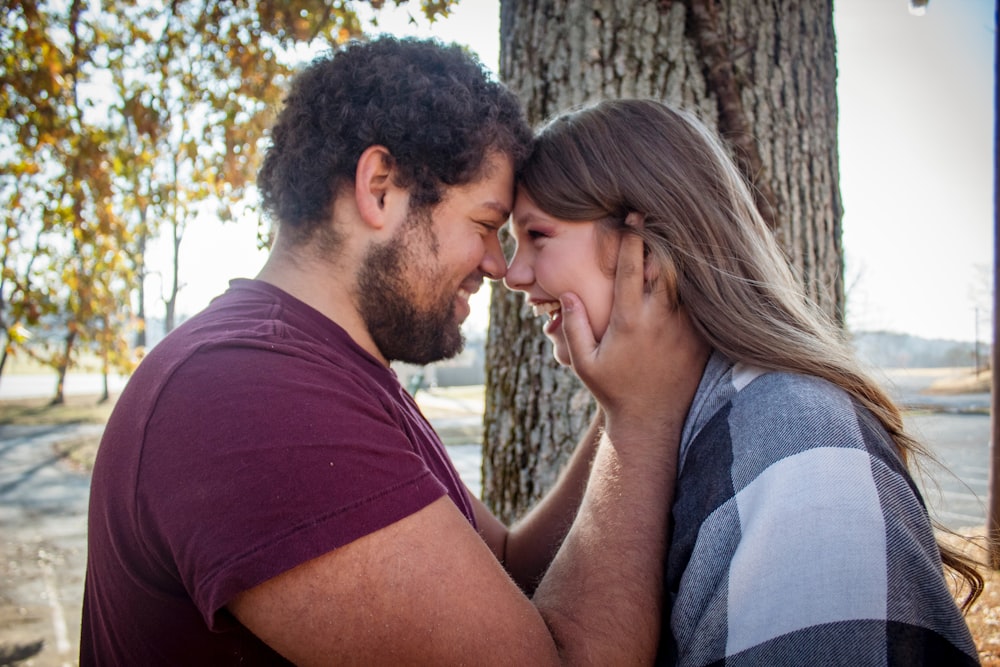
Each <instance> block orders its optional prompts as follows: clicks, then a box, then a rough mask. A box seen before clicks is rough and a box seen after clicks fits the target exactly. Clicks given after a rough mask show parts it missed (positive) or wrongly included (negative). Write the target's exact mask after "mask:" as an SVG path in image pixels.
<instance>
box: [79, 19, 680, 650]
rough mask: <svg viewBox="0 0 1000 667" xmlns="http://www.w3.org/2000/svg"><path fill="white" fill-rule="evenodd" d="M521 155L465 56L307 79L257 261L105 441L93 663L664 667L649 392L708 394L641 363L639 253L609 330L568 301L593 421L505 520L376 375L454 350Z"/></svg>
mask: <svg viewBox="0 0 1000 667" xmlns="http://www.w3.org/2000/svg"><path fill="white" fill-rule="evenodd" d="M529 143H530V131H529V129H528V128H527V126H526V125H525V123H524V120H523V117H522V114H521V111H520V108H519V105H518V103H517V100H516V98H515V97H514V96H513V95H512V94H511V93H510V92H509V91H507V90H506V89H504V88H503V87H502V86H501V85H499V84H497V83H496V82H493V81H490V80H489V79H488V77H486V76H485V74H484V72H483V70H482V67H481V66H480V65H479V64H478V63H477V62H476V61H475V60H473V59H471V58H470V57H469V56H467V55H466V54H465V53H464V52H463V51H462V50H461V49H459V48H458V47H445V46H442V45H439V44H437V43H434V42H423V41H417V40H396V39H391V38H383V39H380V40H377V41H375V42H370V43H366V44H360V43H359V44H352V45H350V46H348V47H346V48H345V49H343V50H342V51H340V52H339V53H337V54H335V55H333V56H332V57H329V58H323V59H319V60H317V61H315V62H313V63H312V64H311V65H310V66H309V67H307V68H306V69H305V70H304V71H303V72H302V73H301V74H300V75H299V77H298V78H297V79H296V81H295V83H294V85H293V87H292V90H291V93H290V95H289V97H288V99H287V100H286V104H285V107H284V109H283V111H282V113H281V115H280V117H279V118H278V121H277V124H276V126H275V127H274V129H273V133H272V144H273V145H272V146H271V148H270V149H269V151H268V153H267V156H266V159H265V162H264V165H263V168H262V169H261V173H260V178H259V186H260V189H261V193H262V195H263V203H264V206H265V209H266V210H267V211H268V212H269V213H270V215H271V216H272V217H273V218H274V219H275V220H276V222H277V223H278V233H277V238H276V241H275V244H274V247H273V249H272V252H271V254H270V257H269V259H268V261H267V263H266V264H265V266H264V268H263V269H262V271H261V272H260V274H259V275H258V276H257V279H256V280H252V281H251V280H240V281H233V283H232V285H231V287H230V289H229V291H227V292H226V293H225V294H224V295H222V296H221V297H219V298H217V299H216V300H215V301H214V302H213V303H212V304H211V305H210V306H209V307H208V308H207V309H206V310H205V311H204V312H202V313H201V314H199V315H197V316H196V317H194V318H192V319H191V320H189V321H188V322H186V323H185V324H184V325H183V326H181V327H179V328H178V329H177V330H176V331H175V332H174V333H173V334H171V335H170V336H169V337H168V338H167V339H166V340H164V341H163V342H161V343H160V344H159V345H158V346H157V347H156V348H155V349H154V350H153V351H152V352H151V353H150V354H149V355H148V357H147V358H146V359H145V360H144V361H143V363H142V364H141V366H140V367H139V369H138V370H137V371H136V373H135V374H134V376H133V378H132V379H131V381H130V383H129V386H128V387H127V388H126V390H125V391H124V392H123V394H122V396H121V398H120V399H119V401H118V404H117V406H116V409H115V412H114V414H113V415H112V417H111V419H110V421H109V423H108V426H107V429H106V431H105V435H104V439H103V441H102V443H101V449H100V452H99V454H98V460H97V463H96V466H95V470H94V476H93V483H92V493H91V505H90V524H89V530H90V533H89V540H90V541H89V560H88V570H87V581H86V591H85V596H84V615H83V630H82V639H81V659H80V662H81V664H82V665H91V664H142V665H159V664H163V665H166V664H171V665H176V664H213V665H223V664H243V665H251V664H283V663H285V662H286V661H290V662H293V663H296V664H339V663H366V664H396V663H424V664H452V663H459V662H463V663H467V664H491V663H503V664H558V663H560V662H561V661H566V662H571V663H579V662H594V663H600V664H623V663H626V662H636V661H646V662H648V661H650V660H652V658H653V656H654V655H655V651H656V645H657V633H658V625H659V618H660V613H659V610H660V606H661V600H660V597H661V592H660V591H661V589H662V586H661V585H660V582H661V580H662V562H663V556H664V546H665V542H666V537H665V536H666V531H667V511H668V508H669V504H670V502H669V501H670V498H671V495H672V490H673V477H674V473H673V471H674V469H675V468H674V465H675V457H676V443H677V441H678V438H679V432H680V427H681V424H682V422H683V418H684V415H682V414H681V415H677V414H670V413H664V411H663V409H662V404H665V403H666V401H664V400H662V399H663V397H665V396H666V395H669V394H671V393H674V392H687V393H688V394H693V393H694V389H695V385H696V383H697V380H698V378H697V376H692V377H688V376H686V375H683V374H679V373H678V372H677V371H676V368H683V367H684V364H682V363H674V362H671V360H670V359H659V360H650V359H641V360H636V359H632V358H630V357H631V355H630V354H629V350H631V349H635V348H634V345H636V344H640V343H642V341H643V340H645V338H644V337H647V338H648V337H656V338H657V339H662V337H663V336H664V335H665V333H664V331H663V330H662V329H663V325H662V324H661V323H662V322H663V321H664V320H665V319H666V318H665V317H664V314H663V312H662V311H664V310H665V309H666V308H667V306H666V302H665V300H663V299H656V298H651V295H649V294H646V293H645V292H644V290H643V281H642V274H643V271H642V268H641V267H642V247H641V243H639V242H637V241H636V240H635V239H634V238H632V239H627V240H626V241H625V242H624V243H623V249H622V251H621V253H620V256H619V262H618V279H617V282H616V287H615V289H616V297H615V314H614V315H613V316H612V324H611V326H610V327H609V329H608V332H607V334H605V335H604V336H603V338H602V340H601V341H600V342H598V341H596V340H594V337H593V335H592V334H591V332H590V329H589V326H588V324H587V319H586V312H585V311H584V309H583V308H582V306H581V304H580V302H579V299H578V298H576V297H574V296H573V295H569V294H568V295H565V296H564V297H563V318H564V321H565V324H564V327H565V332H566V337H567V340H568V342H569V346H570V348H569V349H570V350H571V353H572V355H573V363H574V368H575V369H576V371H577V372H578V373H579V374H580V376H581V377H582V378H583V379H584V381H585V382H587V383H588V386H589V387H590V388H591V390H592V391H593V392H594V394H595V396H596V397H597V399H598V401H599V402H600V404H601V406H602V410H601V416H600V417H599V418H598V419H597V420H595V423H594V425H593V426H592V427H591V430H590V432H589V433H588V434H587V435H586V436H585V437H584V439H583V440H582V442H581V445H580V447H578V451H577V452H576V453H575V454H574V457H573V459H572V461H571V462H570V464H569V466H568V467H567V470H566V471H564V474H563V476H562V478H561V480H560V483H559V484H558V486H557V488H556V489H555V490H554V491H553V492H552V493H551V494H550V495H549V496H548V497H547V498H546V499H545V500H544V501H543V502H542V503H541V504H540V505H539V506H538V507H537V508H535V510H534V511H533V512H531V513H530V514H529V515H528V517H526V518H525V520H523V521H522V522H521V523H520V524H519V525H518V526H516V527H514V528H511V529H508V528H507V527H505V526H503V525H502V524H501V523H500V522H499V521H498V520H497V519H496V518H494V517H493V516H492V515H491V514H490V513H489V511H488V510H487V509H486V508H485V506H484V505H483V504H482V503H481V502H479V501H478V500H477V499H475V498H473V497H472V496H471V495H470V494H469V493H468V492H467V490H466V489H465V487H464V486H463V485H462V483H461V481H460V479H459V477H458V474H457V473H456V471H455V469H454V467H453V466H452V464H451V462H450V461H449V460H448V457H447V454H446V453H445V450H444V448H443V447H442V445H441V443H440V440H439V439H438V438H437V436H436V435H435V434H434V432H433V430H432V429H431V427H430V426H429V424H428V423H427V421H426V420H425V419H424V418H423V416H422V415H421V414H420V412H419V409H418V408H417V407H416V405H415V404H414V403H413V402H412V400H411V399H410V397H409V395H408V394H407V393H406V391H405V390H404V389H403V388H402V387H401V386H400V384H399V382H398V381H397V379H396V377H395V375H394V374H393V372H392V371H391V370H390V369H389V362H391V361H393V360H402V361H408V362H412V363H419V364H423V363H427V362H430V361H433V360H436V359H441V358H445V357H448V356H451V355H454V354H456V353H457V352H458V351H459V350H460V349H461V346H462V338H461V334H460V325H461V322H462V320H464V318H465V317H466V316H467V315H468V313H469V304H468V299H469V296H470V295H471V294H472V293H474V292H475V291H476V290H478V289H479V288H480V286H481V283H482V281H483V279H484V278H491V279H498V278H501V277H502V276H503V275H504V273H505V271H506V264H505V260H504V257H503V254H502V251H501V247H500V244H499V240H498V238H497V231H498V229H499V228H500V227H501V226H502V225H503V224H504V222H505V221H506V219H507V217H508V214H509V211H510V209H511V206H512V200H513V182H514V180H513V179H514V173H515V169H516V167H517V165H518V164H519V163H520V162H521V161H522V160H523V159H524V158H525V157H526V153H527V150H528V148H529ZM689 353H690V354H693V353H694V352H693V351H685V350H677V352H676V355H670V356H671V357H672V358H680V357H683V356H684V355H685V354H689ZM637 383H638V384H639V386H643V387H644V391H643V392H642V394H641V395H632V394H633V393H634V392H629V390H628V388H629V387H635V386H637ZM527 595H532V597H531V598H530V599H529V597H527Z"/></svg>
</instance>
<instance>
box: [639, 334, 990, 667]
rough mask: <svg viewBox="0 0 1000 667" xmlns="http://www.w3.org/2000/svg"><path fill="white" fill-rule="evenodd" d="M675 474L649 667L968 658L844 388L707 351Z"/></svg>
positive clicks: (927, 544) (943, 594) (868, 422)
mask: <svg viewBox="0 0 1000 667" xmlns="http://www.w3.org/2000/svg"><path fill="white" fill-rule="evenodd" d="M678 469H679V472H678V481H677V490H676V496H675V504H674V509H673V538H672V541H671V545H670V552H669V555H668V558H667V562H666V566H665V567H666V573H665V574H666V584H665V585H666V587H667V594H668V599H667V602H666V605H665V610H664V621H663V622H664V625H663V638H662V639H661V647H660V656H659V660H658V662H659V663H661V664H679V665H713V664H714V665H723V664H725V665H852V666H857V665H919V664H934V665H975V664H978V662H979V661H978V658H977V657H976V656H977V652H976V648H975V645H974V644H973V641H972V638H971V636H970V633H969V630H968V627H967V626H966V624H965V621H964V619H963V618H962V616H961V613H960V611H959V609H958V608H957V606H956V604H955V602H954V600H953V599H952V596H951V595H950V593H949V589H948V588H947V585H946V582H945V579H944V576H943V572H942V566H941V560H940V555H939V552H938V549H937V546H936V544H935V541H934V533H933V530H932V528H931V524H930V520H929V518H928V515H927V511H926V509H925V507H924V504H923V500H922V498H921V496H920V493H919V491H918V490H917V488H916V486H915V485H914V483H913V481H912V479H911V478H910V476H909V474H908V473H907V471H906V469H905V467H904V466H903V465H902V463H901V462H900V459H899V457H898V455H897V454H896V452H895V450H894V448H893V445H892V442H891V440H890V438H889V436H888V435H887V434H886V432H885V431H884V430H883V429H882V428H881V426H880V425H878V424H877V422H876V421H875V419H874V418H873V417H872V416H871V415H870V413H868V412H867V411H866V410H864V409H862V408H859V407H858V406H857V405H856V404H855V403H854V402H853V401H852V400H851V399H850V397H849V396H848V395H847V394H846V393H845V392H843V391H842V390H840V389H839V388H836V387H834V386H833V385H831V384H830V383H828V382H825V381H822V380H819V379H817V378H813V377H807V376H801V375H794V374H790V373H779V372H764V371H761V370H758V369H753V368H748V367H746V366H743V365H741V364H737V365H735V366H734V365H733V364H732V363H731V362H729V361H728V360H727V359H725V358H724V357H723V356H722V355H720V354H718V353H715V354H714V355H713V356H712V358H711V359H710V361H709V364H708V366H707V368H706V370H705V374H704V376H703V378H702V380H701V384H700V385H699V388H698V391H697V393H696V395H695V398H694V401H693V403H692V406H691V410H690V413H689V415H688V418H687V422H686V424H685V428H684V433H683V436H682V440H681V453H680V461H679V468H678Z"/></svg>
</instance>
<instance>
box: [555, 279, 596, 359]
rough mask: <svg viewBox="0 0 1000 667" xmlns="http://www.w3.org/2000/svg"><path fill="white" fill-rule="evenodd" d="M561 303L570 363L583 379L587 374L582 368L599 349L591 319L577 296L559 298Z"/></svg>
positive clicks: (568, 294) (563, 327)
mask: <svg viewBox="0 0 1000 667" xmlns="http://www.w3.org/2000/svg"><path fill="white" fill-rule="evenodd" d="M559 302H560V304H561V307H562V330H563V336H565V338H566V346H567V347H568V348H569V359H570V363H572V364H573V369H574V370H576V372H577V375H580V376H581V377H583V376H584V375H585V374H586V373H585V372H583V373H581V370H583V369H581V368H580V366H581V365H586V364H587V362H588V361H589V360H590V358H591V357H592V355H593V354H594V350H595V349H596V348H597V341H596V340H595V339H594V332H593V331H592V330H591V328H590V318H589V317H588V316H587V309H586V308H584V306H583V302H582V301H580V299H579V298H578V297H577V296H576V295H575V294H571V293H566V294H563V295H562V296H561V297H559Z"/></svg>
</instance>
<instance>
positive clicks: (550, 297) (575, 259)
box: [504, 194, 618, 366]
mask: <svg viewBox="0 0 1000 667" xmlns="http://www.w3.org/2000/svg"><path fill="white" fill-rule="evenodd" d="M511 232H512V233H513V236H514V239H515V240H516V241H517V250H516V251H515V253H514V257H513V258H512V259H511V261H510V266H509V267H508V268H507V276H506V277H505V278H504V283H505V284H506V285H507V287H508V288H509V289H512V290H518V291H520V292H524V293H525V295H526V297H527V300H528V303H529V304H530V305H531V307H532V309H533V311H534V313H535V315H538V316H546V317H548V318H549V319H548V322H547V323H546V324H545V328H544V331H545V335H546V336H548V337H549V339H550V340H551V341H552V345H553V354H554V355H555V358H556V361H558V362H559V363H561V364H563V365H566V366H568V365H569V363H570V358H569V348H568V347H567V345H566V338H565V336H564V335H563V330H562V316H561V312H560V309H559V296H560V295H562V294H564V293H566V292H573V293H574V294H576V295H577V296H579V297H580V299H581V300H582V301H583V305H584V306H585V307H586V309H587V316H588V317H589V318H590V327H591V330H592V331H593V333H594V338H595V339H596V340H598V341H599V340H601V337H602V336H604V332H605V331H607V328H608V323H609V321H610V319H611V303H612V298H613V296H614V274H613V267H614V266H615V258H617V256H618V240H617V238H618V237H617V236H616V235H614V234H599V233H598V229H597V224H596V223H594V222H570V221H566V220H559V219H557V218H553V217H551V216H550V215H548V214H546V213H544V212H542V211H541V210H540V209H539V208H538V207H537V206H536V205H535V203H534V202H533V201H531V199H530V198H529V197H528V196H527V195H525V194H518V196H517V199H516V200H515V202H514V212H513V215H512V217H511ZM609 267H611V268H610V269H609Z"/></svg>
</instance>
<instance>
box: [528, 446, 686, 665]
mask: <svg viewBox="0 0 1000 667" xmlns="http://www.w3.org/2000/svg"><path fill="white" fill-rule="evenodd" d="M638 437H643V438H645V437H648V436H647V435H645V434H638V433H635V434H627V433H622V434H615V433H607V434H605V435H604V436H603V437H602V440H601V443H600V446H599V447H598V451H597V455H596V457H595V460H594V465H593V471H592V474H591V477H590V482H589V484H588V486H587V491H586V495H585V496H584V499H583V502H582V504H581V506H580V511H579V513H578V515H577V517H576V521H575V522H574V524H573V526H572V529H571V530H570V532H569V534H568V535H567V537H566V539H565V541H564V542H563V545H562V547H561V549H560V550H559V552H558V554H557V555H556V557H555V559H554V560H553V562H552V565H551V567H550V568H549V570H548V572H547V573H546V575H545V577H544V579H543V580H542V583H541V584H540V585H539V587H538V590H537V592H536V594H535V597H534V603H535V606H536V607H537V608H538V610H539V611H540V612H541V614H542V616H543V617H544V618H545V620H546V623H547V624H548V625H549V628H550V631H551V632H552V634H553V636H554V637H555V639H556V642H557V644H558V646H559V648H560V651H561V652H562V655H563V658H564V659H566V661H567V662H570V663H573V664H576V663H577V662H580V663H587V664H590V663H595V664H632V663H639V664H645V663H649V662H651V661H652V660H653V658H654V657H655V654H656V649H657V645H658V640H659V629H660V628H659V625H660V618H661V610H662V603H663V585H662V573H663V560H664V558H665V556H666V549H667V531H668V527H669V512H670V506H671V503H672V500H673V492H674V482H675V477H676V464H675V462H674V459H673V458H672V457H671V456H669V455H666V453H667V452H673V451H676V447H673V446H671V444H672V443H671V439H673V444H675V443H676V441H677V438H678V437H679V428H678V429H677V430H676V432H673V433H662V434H661V435H660V436H659V440H660V441H659V442H652V441H651V442H647V443H643V444H642V446H641V447H636V446H635V445H636V444H637V443H635V442H626V440H629V439H631V438H638ZM654 437H655V436H654Z"/></svg>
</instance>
